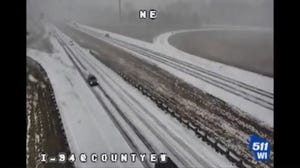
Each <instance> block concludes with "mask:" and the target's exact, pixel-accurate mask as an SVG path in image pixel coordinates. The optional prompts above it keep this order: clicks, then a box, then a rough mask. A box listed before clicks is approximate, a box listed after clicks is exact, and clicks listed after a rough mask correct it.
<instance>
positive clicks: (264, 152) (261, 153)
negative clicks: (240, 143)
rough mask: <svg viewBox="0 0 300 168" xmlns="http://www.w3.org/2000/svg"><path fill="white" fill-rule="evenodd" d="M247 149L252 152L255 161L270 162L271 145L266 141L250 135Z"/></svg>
mask: <svg viewBox="0 0 300 168" xmlns="http://www.w3.org/2000/svg"><path fill="white" fill-rule="evenodd" d="M249 149H250V150H251V151H253V152H254V158H255V160H256V161H262V162H266V161H269V160H270V151H271V144H270V142H268V141H267V140H265V139H263V138H260V137H257V136H255V135H252V136H251V137H250V142H249Z"/></svg>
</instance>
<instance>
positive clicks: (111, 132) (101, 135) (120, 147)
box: [27, 37, 142, 168]
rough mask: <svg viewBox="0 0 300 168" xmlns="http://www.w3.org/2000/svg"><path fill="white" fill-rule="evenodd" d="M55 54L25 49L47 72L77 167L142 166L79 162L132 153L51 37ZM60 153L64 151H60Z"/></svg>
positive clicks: (138, 163)
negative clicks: (81, 156) (85, 157)
mask: <svg viewBox="0 0 300 168" xmlns="http://www.w3.org/2000/svg"><path fill="white" fill-rule="evenodd" d="M51 43H52V45H53V47H54V48H55V51H56V52H55V53H53V54H51V55H49V54H47V53H44V52H40V51H37V50H33V49H27V56H29V57H31V58H32V59H34V60H36V61H38V62H39V63H40V64H41V65H42V66H43V67H44V69H45V70H46V72H47V74H48V76H49V79H50V82H51V84H52V87H53V90H54V93H55V98H56V101H57V105H58V108H59V111H60V114H61V119H62V122H63V126H64V129H65V132H66V136H67V139H68V143H69V146H70V148H71V152H73V153H75V155H76V157H77V158H76V159H77V160H76V162H75V166H76V167H80V168H83V167H95V166H96V167H103V166H105V167H112V166H114V167H116V166H117V167H142V165H141V163H140V162H139V161H137V162H136V163H130V162H129V163H127V164H124V163H122V164H119V163H112V164H109V163H108V164H104V163H102V162H100V161H99V162H97V163H91V161H90V160H88V162H87V163H84V164H83V163H81V162H79V160H78V156H79V154H80V153H83V152H86V153H87V154H88V156H90V154H92V153H97V154H99V155H100V154H101V153H105V152H106V153H110V152H115V153H131V152H132V150H131V149H130V147H129V146H128V145H127V143H126V141H125V140H124V139H123V137H122V135H121V134H120V132H119V131H118V130H117V129H115V127H114V126H113V122H112V121H111V120H110V118H109V117H108V116H107V114H106V113H105V111H104V109H103V107H102V106H101V105H100V104H99V102H98V101H97V99H96V98H95V96H94V94H93V93H92V92H91V90H90V88H89V87H88V85H87V84H86V83H85V81H84V80H83V78H82V77H81V76H80V74H79V73H78V71H77V70H76V69H75V67H74V65H73V64H72V62H71V61H70V60H69V58H68V57H67V55H66V54H65V52H64V50H63V48H62V47H61V46H60V45H59V43H58V42H57V41H56V39H54V38H53V37H51ZM61 152H63V151H61Z"/></svg>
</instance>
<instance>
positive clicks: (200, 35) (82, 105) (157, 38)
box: [27, 0, 274, 168]
mask: <svg viewBox="0 0 300 168" xmlns="http://www.w3.org/2000/svg"><path fill="white" fill-rule="evenodd" d="M139 9H156V10H157V11H158V17H157V19H154V20H151V19H144V20H142V19H139V18H138V11H139ZM272 10H273V1H271V0H261V1H251V0H240V1H238V0H224V1H218V0H187V1H180V0H166V1H163V2H162V1H158V0H152V1H149V0H140V1H137V0H136V1H135V0H120V1H119V0H115V1H109V0H100V1H99V0H86V1H79V0H53V1H37V0H29V1H27V32H28V33H27V57H28V59H30V60H32V61H31V62H36V63H31V64H30V65H28V66H30V67H31V69H34V68H33V67H34V66H35V64H39V67H38V68H37V67H36V68H35V69H37V70H38V69H41V68H42V69H44V70H43V72H44V71H45V73H41V74H40V75H39V78H37V77H36V76H35V75H36V74H39V72H33V71H27V73H28V75H29V76H30V78H28V80H29V81H30V82H31V84H32V83H33V84H34V83H36V84H40V83H42V80H41V76H44V77H45V78H47V79H48V78H49V82H50V83H49V85H51V88H52V89H50V90H49V89H48V87H47V88H45V87H42V86H41V89H42V90H43V89H44V91H35V87H33V86H32V87H31V88H30V93H31V95H33V97H34V95H35V94H37V93H38V94H39V95H40V94H41V95H46V96H47V94H49V93H50V94H51V96H52V99H53V103H52V104H54V105H47V108H42V109H43V110H45V113H46V114H48V113H49V112H50V111H47V110H49V109H48V106H49V107H50V106H51V108H54V109H56V111H57V114H55V115H57V116H56V117H55V119H54V118H52V119H51V118H49V117H48V118H46V119H45V120H46V121H47V124H48V123H51V122H50V121H51V120H52V121H53V123H54V124H52V126H51V129H52V130H54V131H53V132H54V133H55V135H56V137H60V136H61V137H62V138H61V140H60V141H59V143H61V144H65V148H63V149H65V150H66V151H57V152H52V151H51V152H50V153H49V154H48V155H49V156H53V155H56V154H58V153H59V152H64V153H67V154H68V155H69V154H72V153H73V154H74V155H75V156H76V159H75V160H74V162H72V164H73V165H72V166H74V167H80V168H81V167H95V166H100V167H160V166H175V167H220V168H223V167H224V168H225V167H226V168H227V167H257V166H258V167H273V151H271V157H270V161H269V162H257V161H255V160H254V157H253V153H252V152H251V151H250V150H249V148H248V145H249V144H248V143H249V138H250V136H251V135H257V136H259V137H262V138H264V139H266V140H268V142H270V144H271V146H273V144H274V139H273V132H274V130H273V129H274V126H273V117H274V114H273V112H274V93H273V28H272V26H273V22H272V21H273V15H272V13H273V11H272ZM32 66H33V67H32ZM41 85H42V84H41ZM35 92H36V93H35ZM48 92H49V93H48ZM29 98H30V101H29ZM29 98H28V100H27V101H28V102H30V103H29V104H30V109H31V110H30V112H28V122H29V123H30V124H29V125H28V128H27V130H28V132H30V133H28V135H27V164H28V165H30V166H36V165H41V164H45V163H42V162H43V160H42V161H41V155H39V153H40V152H41V149H43V150H44V149H45V150H46V148H43V147H42V148H41V149H39V148H40V147H39V146H43V143H46V142H47V140H46V139H43V138H44V137H45V136H44V135H47V134H49V133H47V132H45V133H42V134H44V135H39V133H37V132H36V133H34V134H33V135H32V133H31V132H34V131H32V130H34V129H38V128H39V126H41V127H42V128H43V124H45V123H46V122H44V121H38V119H37V118H38V117H36V115H38V116H39V115H41V114H35V113H36V112H35V109H36V107H41V106H43V105H44V104H39V103H40V101H38V100H39V97H38V96H37V97H36V98H32V99H31V97H29ZM52 106H53V107H52ZM36 110H37V111H38V109H36ZM41 113H43V111H42V112H41ZM29 114H30V115H29ZM56 123H60V124H58V125H59V126H56V125H57V124H56ZM56 127H57V128H58V127H59V128H60V129H61V130H60V131H57V132H56ZM38 132H43V130H39V131H38ZM37 137H38V138H37ZM32 144H33V146H32ZM47 144H48V142H47ZM49 144H50V146H55V145H54V144H51V143H49ZM44 146H45V144H44ZM54 148H55V147H54ZM57 150H59V149H57ZM67 150H68V151H67ZM44 152H46V153H47V150H46V151H44ZM83 153H84V154H86V156H83V155H82V154H83ZM123 154H124V155H123ZM125 154H126V157H127V161H126V162H124V161H122V160H124V158H125ZM132 154H133V155H135V154H136V158H135V159H136V160H135V161H132V160H130V159H132ZM151 154H153V156H156V158H152V157H151ZM48 155H47V156H48ZM160 155H161V156H162V158H160ZM44 156H46V155H44ZM114 156H115V157H116V158H117V159H116V160H117V161H114V159H112V160H111V158H113V157H114ZM143 156H144V157H145V158H146V159H145V158H143ZM165 156H166V157H165ZM105 157H108V158H107V159H105ZM48 159H49V158H48ZM59 159H61V158H59V157H58V158H57V160H55V161H53V163H51V161H49V163H46V165H47V164H48V165H51V164H54V163H58V160H59ZM68 159H69V161H70V160H72V159H70V158H68ZM155 159H156V161H153V160H155ZM160 159H161V160H162V162H160ZM165 159H167V160H168V161H167V163H163V162H164V161H165ZM125 160H126V159H125Z"/></svg>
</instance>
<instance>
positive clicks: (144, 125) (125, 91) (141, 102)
mask: <svg viewBox="0 0 300 168" xmlns="http://www.w3.org/2000/svg"><path fill="white" fill-rule="evenodd" d="M67 40H68V39H66V41H67ZM72 48H74V49H73V50H74V51H75V52H77V53H78V54H77V55H78V57H77V58H78V59H79V60H80V62H81V63H82V64H84V66H85V67H86V68H87V70H88V71H89V72H90V73H92V74H94V75H95V76H96V77H97V79H98V81H99V83H100V86H101V87H103V89H104V90H105V91H106V92H107V94H108V95H109V96H110V97H111V98H112V99H113V100H114V101H115V102H116V104H117V106H118V107H120V109H121V110H122V111H123V112H124V114H125V116H126V117H127V118H128V119H129V120H130V121H131V122H132V123H133V124H134V125H135V127H136V128H137V129H138V130H139V131H140V132H141V133H142V135H143V136H145V138H146V139H147V141H149V142H150V144H152V145H153V147H154V148H155V149H156V150H158V151H159V152H161V153H167V154H168V156H169V157H171V158H172V160H174V161H175V162H176V163H177V164H178V166H179V167H183V166H187V165H188V167H234V166H232V164H231V163H230V162H229V161H228V160H227V159H226V158H225V156H222V155H220V154H218V153H216V152H215V150H214V149H213V148H211V147H210V146H208V145H207V144H206V143H204V142H203V141H201V140H200V139H199V138H197V137H196V136H195V134H194V133H193V132H192V131H190V130H188V129H187V128H186V127H183V126H182V125H180V124H179V122H178V121H177V120H175V119H174V118H173V117H171V116H169V115H167V114H165V113H163V112H162V111H161V110H160V109H159V108H158V107H157V106H156V104H154V103H153V102H152V101H150V100H149V99H148V98H146V97H145V96H143V95H142V94H141V93H140V92H139V91H138V90H137V89H135V88H133V87H132V86H130V85H129V84H127V83H126V82H125V81H124V80H123V79H122V78H121V77H119V76H118V75H117V74H116V73H115V72H113V71H112V70H111V69H109V68H108V67H106V66H105V65H104V64H102V63H101V62H99V61H98V60H97V59H96V58H94V57H93V56H92V55H90V54H89V52H88V51H87V50H84V49H82V48H80V46H78V45H77V44H74V45H73V47H72ZM76 48H77V49H76ZM80 55H81V56H80ZM94 90H95V91H96V92H97V93H98V94H100V95H101V98H102V99H103V100H105V99H106V98H105V97H104V96H103V94H101V92H100V91H99V90H98V89H96V88H95V89H94ZM112 113H113V114H114V115H117V114H116V112H115V111H112ZM118 120H121V119H118ZM122 127H123V128H125V129H127V131H128V133H129V134H131V135H132V136H133V137H134V136H135V135H133V134H132V132H131V131H130V130H128V126H127V125H126V123H124V122H122ZM135 141H137V140H135Z"/></svg>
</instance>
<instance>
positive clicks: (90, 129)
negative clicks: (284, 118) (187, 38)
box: [27, 30, 234, 167]
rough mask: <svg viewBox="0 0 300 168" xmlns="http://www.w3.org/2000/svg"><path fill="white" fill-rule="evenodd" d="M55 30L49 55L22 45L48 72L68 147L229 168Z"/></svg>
mask: <svg viewBox="0 0 300 168" xmlns="http://www.w3.org/2000/svg"><path fill="white" fill-rule="evenodd" d="M56 32H57V33H58V35H59V37H60V38H61V40H62V41H61V43H58V41H57V40H56V39H55V38H54V37H51V43H52V45H53V47H54V53H53V54H46V53H42V52H38V51H36V50H32V49H27V55H28V56H29V57H31V58H33V59H34V60H36V61H38V62H39V63H40V64H41V65H42V66H43V67H44V68H45V70H46V71H47V73H48V76H49V78H50V81H51V84H52V86H53V89H54V92H55V97H56V100H57V104H58V107H59V110H60V113H61V116H62V121H63V124H64V128H65V132H66V135H67V139H68V141H69V146H70V148H71V152H74V153H75V154H76V156H78V155H79V154H80V153H82V152H86V153H88V154H91V153H98V154H100V153H105V152H106V153H122V152H123V153H131V152H145V153H147V154H149V153H150V152H156V153H166V154H167V155H168V156H169V157H170V158H171V159H172V160H173V161H174V162H175V163H176V164H177V165H178V166H179V167H196V166H197V167H234V166H233V165H232V164H231V163H230V162H229V161H228V160H227V159H226V158H225V156H222V155H220V154H218V153H216V152H215V151H214V149H213V148H211V147H210V146H208V145H207V144H205V143H204V142H202V141H201V140H200V139H198V138H197V137H196V136H195V135H194V134H193V132H192V131H190V130H188V129H187V128H185V127H183V126H182V125H180V124H179V123H178V121H176V120H175V119H174V118H172V117H170V116H169V115H167V114H165V113H163V112H162V111H161V110H160V109H159V108H158V107H157V106H156V105H155V104H154V103H153V102H152V101H150V100H148V99H147V98H146V97H144V96H143V95H142V94H141V93H139V92H138V91H137V90H136V89H134V88H133V87H132V86H130V85H129V84H127V83H126V82H125V81H124V80H123V79H122V78H120V77H119V76H118V75H117V74H115V73H114V72H113V71H112V70H110V69H109V68H107V67H106V66H105V65H103V64H102V63H101V62H99V61H98V60H96V59H95V58H94V57H93V56H92V55H90V54H89V53H88V51H87V50H84V49H83V48H81V47H80V46H78V45H77V44H76V43H75V42H74V44H73V45H71V44H69V43H68V42H69V41H70V39H69V38H68V37H66V36H65V35H63V34H62V33H61V32H59V31H58V30H56ZM61 44H62V45H64V47H65V49H67V51H68V53H69V54H70V55H71V57H68V55H67V54H66V53H65V51H64V49H63V48H62V46H61ZM72 53H73V54H72ZM70 55H69V56H70ZM70 58H72V60H74V62H75V64H74V62H72V61H71V59H70ZM79 64H80V66H79ZM78 67H79V68H78ZM78 70H79V71H81V72H83V71H84V72H89V73H93V74H94V75H95V76H96V77H97V79H98V82H99V84H100V86H99V87H94V88H90V87H89V86H88V85H87V84H86V82H85V81H84V79H83V78H82V76H81V74H80V72H79V71H78ZM129 140H131V141H129ZM75 165H76V166H78V167H93V166H96V165H97V166H105V167H108V166H118V167H142V166H145V165H147V163H141V162H139V161H138V162H135V163H128V164H123V163H119V164H118V163H111V164H110V165H108V164H104V163H101V162H97V163H96V164H95V163H91V162H89V161H88V162H87V163H85V164H81V163H80V162H79V161H76V164H75ZM152 166H153V165H152Z"/></svg>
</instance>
